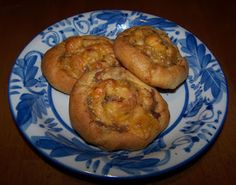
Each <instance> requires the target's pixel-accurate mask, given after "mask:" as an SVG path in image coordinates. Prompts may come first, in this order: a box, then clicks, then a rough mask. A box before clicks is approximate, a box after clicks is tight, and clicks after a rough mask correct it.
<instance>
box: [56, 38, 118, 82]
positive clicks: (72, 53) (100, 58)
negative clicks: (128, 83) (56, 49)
mask: <svg viewBox="0 0 236 185" xmlns="http://www.w3.org/2000/svg"><path fill="white" fill-rule="evenodd" d="M63 44H64V47H65V53H64V55H63V56H61V57H60V64H61V67H62V69H63V70H65V71H66V73H67V74H68V75H70V76H71V77H73V78H76V79H78V78H79V77H80V76H81V75H82V74H83V73H84V72H87V71H91V70H95V69H101V68H106V67H113V66H119V62H118V61H117V60H116V58H115V55H114V52H113V48H112V44H111V43H110V41H109V40H106V39H104V38H97V37H91V38H90V37H87V38H86V37H85V38H84V37H72V38H70V39H68V40H67V41H66V42H64V43H63Z"/></svg>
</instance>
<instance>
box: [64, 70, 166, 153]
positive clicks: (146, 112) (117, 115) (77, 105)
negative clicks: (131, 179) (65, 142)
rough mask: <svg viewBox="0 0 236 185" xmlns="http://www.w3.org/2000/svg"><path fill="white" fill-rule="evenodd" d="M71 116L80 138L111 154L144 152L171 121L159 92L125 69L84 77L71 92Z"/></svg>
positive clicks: (94, 73)
mask: <svg viewBox="0 0 236 185" xmlns="http://www.w3.org/2000/svg"><path fill="white" fill-rule="evenodd" d="M69 114H70V119H71V124H72V127H73V128H74V129H75V130H76V131H77V132H78V133H79V134H80V136H82V137H83V138H84V139H85V140H86V141H87V142H88V143H91V144H94V145H96V146H98V147H101V148H103V149H105V150H109V151H111V150H118V149H127V150H138V149H141V148H144V147H145V146H147V145H148V144H149V143H150V142H151V141H152V140H153V139H154V138H155V137H156V136H157V135H158V134H159V133H160V132H161V131H163V130H164V129H165V128H166V126H167V125H168V122H169V119H170V114H169V110H168V105H167V103H166V102H165V100H164V99H163V98H162V97H161V95H160V94H159V93H158V92H157V90H156V89H154V88H152V87H150V86H148V85H146V84H145V83H143V82H142V81H141V80H139V79H138V78H137V77H135V76H134V75H133V74H131V73H130V72H129V71H127V70H126V69H125V68H123V67H110V68H106V69H104V70H97V71H91V72H88V73H85V74H83V76H82V77H81V78H80V79H79V80H78V81H77V83H76V84H75V85H74V87H73V90H72V91H71V95H70V101H69Z"/></svg>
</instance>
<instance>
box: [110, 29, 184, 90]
mask: <svg viewBox="0 0 236 185" xmlns="http://www.w3.org/2000/svg"><path fill="white" fill-rule="evenodd" d="M114 51H115V55H116V57H117V58H118V59H119V60H120V62H121V63H122V64H123V65H124V66H125V67H126V68H127V69H128V70H129V71H131V72H132V73H133V74H135V75H136V76H137V77H138V78H139V79H141V80H142V81H144V82H145V83H147V84H149V85H152V86H155V87H160V88H163V89H175V88H176V87H177V86H178V85H180V84H181V83H182V82H183V81H184V80H185V79H186V78H187V75H188V64H187V61H186V59H185V58H183V57H182V56H181V55H180V53H179V50H178V48H177V47H176V46H175V45H174V44H173V43H172V42H171V40H170V39H169V37H168V36H167V34H166V33H164V32H163V31H161V30H157V29H155V28H153V27H150V26H136V27H132V28H130V29H127V30H125V31H124V32H122V33H120V34H119V35H118V37H117V38H116V40H115V42H114Z"/></svg>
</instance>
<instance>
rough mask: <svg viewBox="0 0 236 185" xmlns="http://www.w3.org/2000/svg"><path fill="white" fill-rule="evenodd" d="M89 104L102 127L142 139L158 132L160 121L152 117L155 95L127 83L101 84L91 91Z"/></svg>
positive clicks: (93, 117)
mask: <svg viewBox="0 0 236 185" xmlns="http://www.w3.org/2000/svg"><path fill="white" fill-rule="evenodd" d="M87 104H88V108H89V111H90V113H91V116H92V119H93V120H94V122H95V123H96V124H97V125H99V126H100V127H105V128H108V129H111V130H113V131H117V132H127V131H131V132H133V133H134V134H136V135H138V136H139V137H142V138H148V137H149V136H150V133H152V130H153V129H155V130H156V129H158V128H159V124H158V123H159V120H158V119H159V117H158V116H155V115H154V114H153V111H154V109H155V106H157V102H155V101H154V97H153V92H152V91H150V90H147V89H145V88H141V87H139V86H138V85H136V84H134V83H132V82H130V81H128V80H114V79H106V80H102V81H99V82H98V83H96V85H95V86H94V87H92V88H91V90H90V92H89V95H88V98H87ZM154 112H155V111H154ZM155 114H156V115H158V113H155Z"/></svg>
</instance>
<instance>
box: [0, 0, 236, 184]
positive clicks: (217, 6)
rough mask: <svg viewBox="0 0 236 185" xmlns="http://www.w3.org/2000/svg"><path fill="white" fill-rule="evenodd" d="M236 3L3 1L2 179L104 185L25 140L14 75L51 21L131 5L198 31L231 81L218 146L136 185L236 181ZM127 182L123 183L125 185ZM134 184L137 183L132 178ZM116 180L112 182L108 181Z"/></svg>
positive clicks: (0, 7) (2, 181)
mask: <svg viewBox="0 0 236 185" xmlns="http://www.w3.org/2000/svg"><path fill="white" fill-rule="evenodd" d="M235 7H236V5H235V3H234V1H227V0H224V1H204V0H192V1H191V0H188V1H170V0H169V1H166V0H155V1H154V0H153V1H152V0H150V1H148V0H144V1H139V0H135V1H132V0H125V1H121V0H119V1H118V0H117V1H112V0H110V1H95V0H94V1H91V0H71V1H57V0H48V1H32V0H31V1H26V0H22V1H13V0H6V1H0V37H1V39H0V65H1V68H0V80H1V81H0V85H1V91H0V93H1V100H0V107H1V109H0V110H1V113H0V116H1V117H0V184H1V185H9V184H14V185H56V184H59V185H62V184H68V185H72V184H80V185H82V184H83V185H85V184H86V185H90V184H98V183H100V184H104V182H100V181H96V180H91V179H87V178H84V177H82V176H78V175H77V176H74V175H72V174H68V173H67V172H65V171H62V170H59V169H57V168H56V167H55V166H52V165H51V164H50V163H48V162H47V161H45V160H43V159H42V158H41V157H40V156H39V155H38V154H37V153H36V152H35V151H34V150H33V149H32V148H31V147H30V145H29V144H28V143H27V142H26V141H25V140H24V139H23V137H22V135H21V134H20V132H19V131H18V129H17V127H16V126H15V123H14V120H13V118H12V116H11V113H10V110H9V104H8V90H7V89H8V78H9V74H10V71H11V68H12V66H13V64H14V63H15V59H16V58H17V56H18V55H19V53H20V52H21V50H22V49H23V48H24V47H25V46H26V45H27V43H28V42H29V41H30V40H31V39H32V38H33V37H34V36H35V35H36V34H38V33H39V32H40V31H42V30H43V29H45V28H46V27H48V26H49V25H51V24H53V23H55V22H57V21H59V20H61V19H64V18H67V17H70V16H72V15H75V14H78V13H82V12H86V11H91V10H98V9H127V10H137V11H142V12H147V13H151V14H155V15H158V16H161V17H164V18H166V19H169V20H172V21H174V22H176V23H178V24H179V25H181V26H183V27H184V28H186V29H187V30H189V31H191V32H192V33H194V34H195V35H196V36H197V37H198V38H199V39H200V40H201V41H203V42H204V43H205V44H206V45H207V46H208V48H209V49H210V50H211V51H212V53H213V54H214V55H215V57H216V58H217V59H218V61H219V62H220V64H221V66H222V68H223V71H224V73H225V75H226V77H227V80H228V87H229V108H228V115H227V118H226V120H225V125H224V127H223V130H222V132H221V134H220V135H219V137H218V139H217V140H216V142H215V143H214V145H213V146H212V147H211V148H210V149H209V150H208V151H207V152H206V153H205V154H204V155H203V156H202V157H200V158H199V159H198V160H196V161H195V162H193V163H191V164H190V165H188V166H187V167H185V168H183V169H180V170H178V171H176V172H175V173H172V174H168V175H166V176H163V177H158V178H152V179H145V180H144V181H141V182H133V183H134V184H139V183H142V184H153V185H154V184H159V185H162V184H168V185H172V184H173V185H174V184H176V185H177V184H178V185H189V184H191V185H199V184H204V185H215V184H235V182H236V172H235V169H236V167H235V166H236V149H235V148H236V134H235V133H236V108H235V107H236V104H235V103H236V100H235V98H236V95H235V94H236V88H235V87H236V60H235V54H236V51H235V49H236V47H235V43H236V37H235V34H236V16H235V12H236V8H235ZM124 183H125V182H122V183H121V182H120V184H124ZM129 183H131V182H129ZM108 184H111V183H108Z"/></svg>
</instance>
